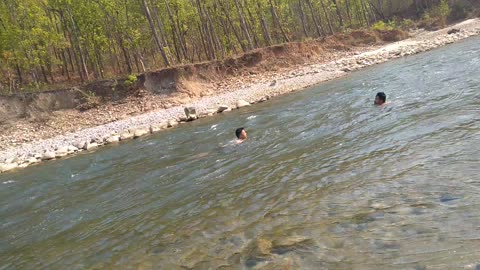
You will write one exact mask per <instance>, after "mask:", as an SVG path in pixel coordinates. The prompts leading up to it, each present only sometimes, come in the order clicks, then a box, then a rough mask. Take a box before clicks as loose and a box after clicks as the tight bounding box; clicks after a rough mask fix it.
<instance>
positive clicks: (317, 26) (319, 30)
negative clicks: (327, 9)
mask: <svg viewBox="0 0 480 270" xmlns="http://www.w3.org/2000/svg"><path fill="white" fill-rule="evenodd" d="M306 1H307V4H308V8H309V9H310V13H311V14H312V20H313V24H314V25H315V30H316V32H317V34H318V36H319V37H322V36H325V31H324V29H323V26H322V24H321V23H320V24H319V23H318V21H317V16H316V12H315V9H314V8H313V5H312V1H311V0H306Z"/></svg>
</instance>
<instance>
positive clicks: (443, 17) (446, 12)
mask: <svg viewBox="0 0 480 270" xmlns="http://www.w3.org/2000/svg"><path fill="white" fill-rule="evenodd" d="M451 12H452V11H451V9H450V6H449V5H448V2H447V0H440V3H439V4H438V5H434V6H433V7H431V8H430V9H428V10H427V11H425V13H424V14H423V20H424V21H426V22H432V21H433V22H434V21H438V22H439V23H440V24H441V26H443V25H445V24H446V23H447V18H448V17H449V16H450V13H451Z"/></svg>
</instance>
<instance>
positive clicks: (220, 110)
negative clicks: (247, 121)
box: [217, 105, 231, 113]
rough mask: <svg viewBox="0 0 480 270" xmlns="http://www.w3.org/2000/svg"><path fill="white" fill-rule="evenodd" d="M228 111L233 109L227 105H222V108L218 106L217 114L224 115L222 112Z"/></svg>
mask: <svg viewBox="0 0 480 270" xmlns="http://www.w3.org/2000/svg"><path fill="white" fill-rule="evenodd" d="M228 110H231V109H230V107H228V106H227V105H220V106H218V109H217V112H218V113H222V112H224V111H228Z"/></svg>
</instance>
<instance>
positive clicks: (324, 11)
mask: <svg viewBox="0 0 480 270" xmlns="http://www.w3.org/2000/svg"><path fill="white" fill-rule="evenodd" d="M320 4H322V9H323V13H324V14H325V19H326V20H327V25H328V29H329V30H330V34H331V35H333V27H332V22H331V21H330V17H329V16H328V11H327V8H326V7H325V3H324V2H323V0H320Z"/></svg>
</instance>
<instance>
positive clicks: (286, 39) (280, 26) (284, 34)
mask: <svg viewBox="0 0 480 270" xmlns="http://www.w3.org/2000/svg"><path fill="white" fill-rule="evenodd" d="M268 2H269V3H270V10H271V12H272V17H273V19H274V20H275V21H276V24H277V25H278V28H280V32H281V33H282V36H283V41H284V42H290V39H289V38H288V37H287V34H286V33H285V30H284V29H283V26H282V23H281V22H280V19H279V18H278V15H277V11H275V7H274V6H273V2H272V0H268Z"/></svg>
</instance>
